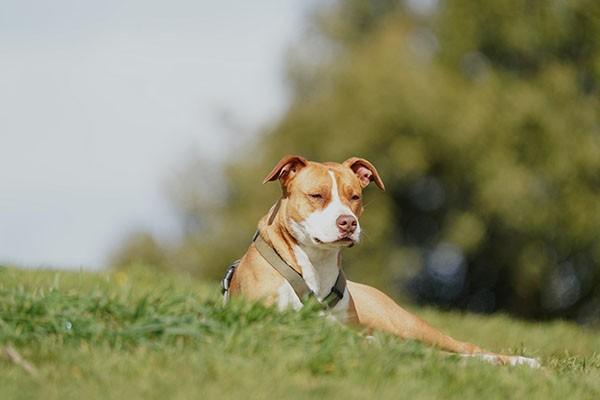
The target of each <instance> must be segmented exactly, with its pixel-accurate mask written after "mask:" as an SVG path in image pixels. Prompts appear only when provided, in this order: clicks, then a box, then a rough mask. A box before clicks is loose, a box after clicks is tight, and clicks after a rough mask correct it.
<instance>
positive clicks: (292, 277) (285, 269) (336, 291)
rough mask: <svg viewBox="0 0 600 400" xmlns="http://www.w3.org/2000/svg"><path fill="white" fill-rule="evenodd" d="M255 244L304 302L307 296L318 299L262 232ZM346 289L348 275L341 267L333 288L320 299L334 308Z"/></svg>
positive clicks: (257, 236)
mask: <svg viewBox="0 0 600 400" xmlns="http://www.w3.org/2000/svg"><path fill="white" fill-rule="evenodd" d="M254 245H255V246H256V250H258V252H259V253H260V255H261V256H262V257H263V258H264V259H265V260H266V261H267V262H268V263H269V264H271V266H272V267H273V268H274V269H275V270H276V271H277V272H279V273H280V274H281V276H283V277H284V278H285V280H287V281H288V282H289V284H290V286H291V287H292V289H294V292H295V293H296V296H298V298H299V299H300V301H302V302H304V301H305V300H306V299H307V298H310V297H313V298H315V299H316V300H317V301H319V300H318V299H317V296H315V293H314V292H313V291H312V290H311V289H310V288H309V287H308V285H307V284H306V281H305V280H304V278H303V277H302V275H300V274H299V273H298V271H296V270H295V269H294V268H292V267H291V266H290V265H289V264H288V263H286V262H285V261H284V260H283V258H281V256H280V255H279V254H278V253H277V251H275V249H273V247H271V246H269V245H268V244H267V242H265V240H264V239H263V238H262V236H260V234H258V235H256V238H255V239H254ZM345 290H346V277H345V276H344V272H343V271H342V270H341V269H340V272H339V273H338V277H337V279H336V280H335V284H334V285H333V287H332V288H331V291H330V292H329V294H328V295H327V296H325V298H324V299H323V301H320V303H321V304H323V305H324V306H325V307H326V308H333V307H335V306H336V304H337V303H338V302H339V301H340V300H341V299H342V298H343V297H344V291H345Z"/></svg>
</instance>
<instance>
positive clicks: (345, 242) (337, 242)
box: [313, 237, 356, 247]
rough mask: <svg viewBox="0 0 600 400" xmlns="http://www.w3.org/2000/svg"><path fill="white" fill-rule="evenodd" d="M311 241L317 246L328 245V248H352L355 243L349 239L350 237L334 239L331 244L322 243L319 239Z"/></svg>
mask: <svg viewBox="0 0 600 400" xmlns="http://www.w3.org/2000/svg"><path fill="white" fill-rule="evenodd" d="M313 240H314V241H315V243H317V244H323V245H329V246H336V247H338V246H345V247H352V246H354V245H355V244H356V242H355V241H354V239H352V238H350V237H343V238H339V239H336V240H334V241H331V242H324V241H322V240H321V239H319V238H317V237H313Z"/></svg>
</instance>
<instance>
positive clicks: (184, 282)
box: [0, 268, 600, 399]
mask: <svg viewBox="0 0 600 400" xmlns="http://www.w3.org/2000/svg"><path fill="white" fill-rule="evenodd" d="M148 271H149V270H144V269H141V268H140V269H129V270H128V272H117V273H114V274H91V273H83V272H80V273H66V272H55V271H23V270H14V269H10V268H7V269H1V270H0V349H1V348H3V347H4V346H5V345H7V344H10V345H12V346H14V347H15V348H16V349H17V350H18V351H19V353H20V354H21V355H22V356H23V357H24V358H25V359H26V360H28V361H29V362H30V363H31V364H33V365H34V366H35V367H36V368H37V370H38V376H35V377H32V376H30V375H28V374H27V373H26V372H25V371H24V370H23V369H21V368H20V367H19V366H18V365H16V364H12V363H10V362H8V361H7V360H5V359H4V358H2V357H1V356H0V387H2V391H1V392H0V398H7V399H20V398H23V399H29V398H40V397H43V398H45V399H70V398H89V399H94V398H111V399H112V398H114V399H120V398H127V399H131V398H144V399H148V398H172V399H180V398H181V399H189V398H193V397H200V398H273V397H283V398H314V397H327V398H371V397H374V396H377V397H378V398H398V396H402V397H404V396H406V397H411V398H416V399H420V398H423V399H428V398H448V399H454V398H456V399H471V398H473V399H475V398H477V399H479V398H482V397H485V398H507V397H519V398H520V397H525V396H527V397H528V398H532V399H536V398H539V399H548V398H550V399H551V398H557V399H559V398H561V399H562V398H567V397H568V398H570V399H579V398H581V399H584V398H595V397H597V396H598V394H600V386H599V382H600V379H599V378H600V357H599V355H598V354H596V353H594V352H595V351H597V349H598V348H599V346H600V342H599V338H598V335H596V334H594V332H592V331H589V330H586V329H582V328H579V327H576V326H574V325H572V324H568V323H564V322H554V323H547V324H532V323H525V322H519V321H515V320H511V319H510V318H508V317H503V316H496V317H493V318H486V317H478V316H472V315H471V316H469V315H460V314H444V313H439V312H437V311H433V310H420V311H419V313H420V314H422V315H424V316H425V317H426V318H427V319H428V320H430V322H433V323H434V324H435V325H437V326H438V327H440V328H442V329H443V330H444V331H446V332H448V333H450V334H452V335H455V336H456V337H459V338H462V339H465V340H470V341H473V342H477V343H480V344H482V345H484V346H485V347H487V348H489V349H491V350H495V351H505V352H508V351H513V352H515V353H522V352H525V353H526V354H528V355H534V356H538V357H541V360H542V362H543V364H544V368H545V369H543V370H531V369H529V368H526V367H517V368H510V367H495V366H491V365H488V364H485V363H483V362H480V361H477V360H468V361H467V360H459V359H458V358H455V357H444V356H442V355H441V354H440V353H438V352H437V351H435V350H433V349H429V348H425V347H422V346H420V345H418V344H416V343H413V342H404V343H403V342H399V341H398V340H397V339H396V338H393V337H390V336H387V335H382V334H376V335H375V337H374V338H373V339H371V340H367V339H366V338H365V337H364V336H363V335H361V334H360V332H356V331H354V330H351V329H349V328H347V327H344V326H342V325H339V324H336V323H332V322H331V321H329V320H328V319H326V318H323V317H322V316H320V315H319V313H318V311H317V310H311V309H303V310H301V311H300V312H284V313H280V312H276V311H275V310H273V309H269V308H265V307H263V306H261V305H258V304H248V303H244V302H234V303H231V304H230V305H228V306H223V305H222V303H221V301H220V300H221V299H220V297H219V295H218V294H217V292H216V290H215V289H216V288H215V286H216V285H214V284H212V285H204V284H202V283H200V282H197V281H194V280H190V279H189V277H186V276H173V275H165V274H156V273H150V272H148ZM67 322H69V323H68V324H67ZM515 346H517V347H516V348H515ZM511 348H512V349H511Z"/></svg>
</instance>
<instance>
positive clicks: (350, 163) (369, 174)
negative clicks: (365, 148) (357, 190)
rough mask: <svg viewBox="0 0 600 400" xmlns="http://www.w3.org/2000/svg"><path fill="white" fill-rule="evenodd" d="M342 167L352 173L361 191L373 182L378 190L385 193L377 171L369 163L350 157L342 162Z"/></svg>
mask: <svg viewBox="0 0 600 400" xmlns="http://www.w3.org/2000/svg"><path fill="white" fill-rule="evenodd" d="M342 165H344V166H346V167H348V168H350V169H351V170H352V171H354V173H355V174H356V176H357V177H358V180H359V181H360V185H361V186H362V187H363V189H364V188H366V187H367V186H368V185H369V183H371V182H373V181H374V182H375V184H376V185H377V187H378V188H379V189H381V190H382V191H385V185H384V184H383V180H381V177H380V176H379V173H378V172H377V169H375V167H374V166H373V164H371V163H370V162H369V161H367V160H365V159H364V158H359V157H352V158H349V159H347V160H346V161H344V162H343V163H342Z"/></svg>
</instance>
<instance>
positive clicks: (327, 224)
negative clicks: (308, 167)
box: [294, 171, 360, 243]
mask: <svg viewBox="0 0 600 400" xmlns="http://www.w3.org/2000/svg"><path fill="white" fill-rule="evenodd" d="M329 176H330V177H331V182H332V185H331V201H330V202H329V204H328V205H327V207H325V208H324V209H321V210H317V211H314V212H313V213H311V214H310V215H309V216H308V217H306V219H305V220H304V221H302V222H300V223H299V224H295V225H296V226H294V228H295V229H294V230H299V231H304V232H297V233H300V234H301V236H302V237H305V236H309V238H310V239H311V240H312V238H317V239H319V240H320V241H322V242H325V243H327V242H334V241H336V240H338V239H339V236H340V232H339V229H338V227H337V218H338V217H339V216H340V215H352V216H353V217H354V218H356V215H354V213H353V212H352V210H351V209H350V208H349V207H348V206H346V205H345V204H344V203H342V200H341V199H340V194H339V191H338V186H337V182H336V180H335V175H334V173H333V171H329ZM356 220H357V224H358V218H356ZM351 238H352V239H353V240H354V241H355V242H358V241H359V239H360V224H358V225H357V226H356V230H355V231H354V233H353V234H352V237H351Z"/></svg>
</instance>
